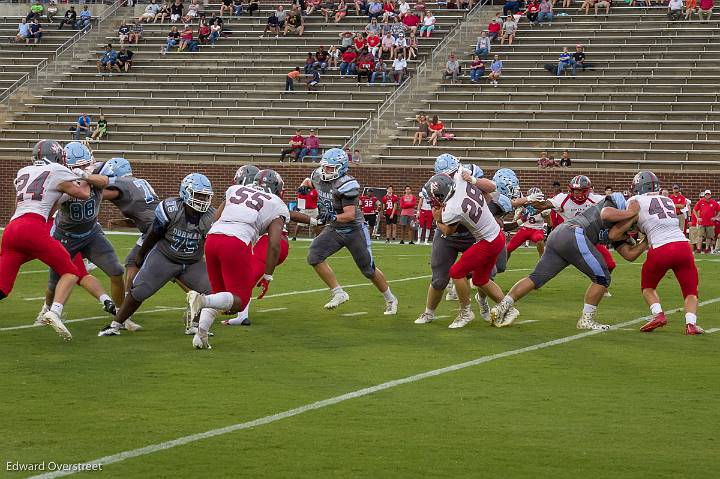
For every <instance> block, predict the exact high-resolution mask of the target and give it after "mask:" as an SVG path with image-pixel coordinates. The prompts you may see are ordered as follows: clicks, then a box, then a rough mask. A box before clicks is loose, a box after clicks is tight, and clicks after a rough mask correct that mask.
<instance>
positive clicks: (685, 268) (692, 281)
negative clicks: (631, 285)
mask: <svg viewBox="0 0 720 479" xmlns="http://www.w3.org/2000/svg"><path fill="white" fill-rule="evenodd" d="M669 270H672V271H673V273H675V277H676V278H677V280H678V283H680V289H681V290H682V294H683V298H686V297H688V296H697V294H698V271H697V267H696V266H695V258H694V257H693V253H692V247H691V246H690V243H688V242H685V241H676V242H674V243H668V244H665V245H662V246H660V247H659V248H651V249H649V250H648V253H647V259H646V260H645V263H644V264H643V267H642V273H641V276H640V278H641V279H640V287H641V288H642V289H647V288H652V289H655V288H657V285H658V283H660V280H661V279H662V278H663V276H665V273H667V272H668V271H669Z"/></svg>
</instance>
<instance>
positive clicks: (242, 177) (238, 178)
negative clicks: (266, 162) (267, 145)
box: [234, 165, 260, 186]
mask: <svg viewBox="0 0 720 479" xmlns="http://www.w3.org/2000/svg"><path fill="white" fill-rule="evenodd" d="M258 171H260V169H259V168H258V167H257V166H254V165H243V166H241V167H240V168H238V170H237V171H236V172H235V178H234V180H235V184H236V185H240V186H249V185H252V183H253V181H255V176H256V175H257V174H258Z"/></svg>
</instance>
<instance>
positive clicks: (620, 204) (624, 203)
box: [610, 191, 627, 210]
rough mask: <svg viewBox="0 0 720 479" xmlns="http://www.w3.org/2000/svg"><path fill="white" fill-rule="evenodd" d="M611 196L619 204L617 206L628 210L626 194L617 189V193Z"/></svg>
mask: <svg viewBox="0 0 720 479" xmlns="http://www.w3.org/2000/svg"><path fill="white" fill-rule="evenodd" d="M610 197H611V198H612V199H613V201H614V202H615V204H616V205H617V208H618V209H619V210H626V209H627V200H626V199H625V196H624V195H623V194H622V193H620V192H619V191H616V192H615V193H612V194H611V195H610Z"/></svg>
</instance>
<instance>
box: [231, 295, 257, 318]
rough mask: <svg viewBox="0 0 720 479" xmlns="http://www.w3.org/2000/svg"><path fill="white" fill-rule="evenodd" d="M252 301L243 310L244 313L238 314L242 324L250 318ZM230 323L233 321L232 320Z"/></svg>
mask: <svg viewBox="0 0 720 479" xmlns="http://www.w3.org/2000/svg"><path fill="white" fill-rule="evenodd" d="M250 301H252V299H251V300H250ZM250 301H248V304H247V305H245V309H243V310H242V311H240V312H239V313H238V314H237V319H239V320H240V321H241V322H242V321H244V320H246V319H247V318H248V316H250V312H249V311H250ZM230 321H232V320H230Z"/></svg>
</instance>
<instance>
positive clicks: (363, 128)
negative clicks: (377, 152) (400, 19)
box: [343, 0, 493, 150]
mask: <svg viewBox="0 0 720 479" xmlns="http://www.w3.org/2000/svg"><path fill="white" fill-rule="evenodd" d="M492 1H493V0H481V1H479V2H478V3H476V4H475V5H474V6H473V8H472V9H470V10H469V11H468V12H467V14H466V15H465V18H464V19H463V20H462V21H461V22H460V23H458V24H457V26H456V27H455V28H453V29H452V31H451V32H450V33H448V34H447V35H446V36H445V37H443V39H442V40H440V42H438V44H437V45H436V46H435V48H433V49H432V51H431V52H430V53H429V54H427V55H425V57H424V58H423V60H422V61H421V62H420V63H419V64H418V65H417V66H416V67H415V78H423V79H424V78H426V77H427V73H428V64H431V65H432V64H434V63H435V61H436V59H437V56H438V54H439V53H440V51H442V50H443V49H444V48H445V47H446V46H447V45H448V44H449V43H450V42H451V41H453V40H454V39H455V37H456V36H457V35H458V34H459V32H460V30H461V29H462V27H463V23H464V22H466V21H468V20H469V19H470V18H471V17H474V16H475V15H476V14H477V13H478V12H480V10H481V9H482V7H483V6H485V5H486V4H488V3H491V2H492ZM428 57H429V58H428ZM428 60H429V61H428ZM411 82H412V80H411V79H407V80H405V82H403V84H402V85H400V86H399V87H398V88H396V89H395V91H394V92H393V93H392V94H390V96H388V97H387V98H386V99H385V101H384V102H383V103H382V104H380V105H379V106H378V108H377V111H376V112H372V113H371V114H370V117H369V118H368V119H367V120H365V122H364V123H363V124H362V125H360V126H359V127H358V129H357V130H355V132H354V133H353V135H352V136H351V137H350V138H349V139H348V141H347V142H346V143H345V145H343V148H350V149H351V150H354V149H355V146H356V145H357V144H358V142H359V141H360V139H361V138H362V137H363V136H365V135H366V134H367V132H368V130H369V133H370V141H372V139H373V138H372V131H373V130H372V129H371V128H372V124H373V122H376V123H377V126H376V127H375V129H377V130H379V129H380V117H381V116H382V115H383V114H384V113H385V112H387V111H388V110H389V109H390V107H393V108H395V106H396V100H397V98H398V97H400V95H402V94H404V93H405V91H406V90H408V89H409V88H410V84H411ZM373 113H374V114H375V116H374V117H373Z"/></svg>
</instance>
